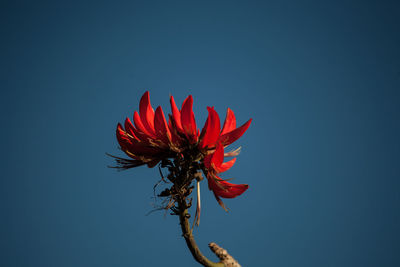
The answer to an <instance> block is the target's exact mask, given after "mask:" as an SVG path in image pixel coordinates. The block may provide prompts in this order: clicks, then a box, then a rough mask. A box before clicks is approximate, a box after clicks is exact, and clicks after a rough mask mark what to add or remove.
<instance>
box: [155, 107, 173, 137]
mask: <svg viewBox="0 0 400 267" xmlns="http://www.w3.org/2000/svg"><path fill="white" fill-rule="evenodd" d="M154 128H155V131H156V135H157V137H158V138H159V139H161V141H162V142H163V143H164V144H169V143H170V140H171V132H170V131H169V128H168V124H167V121H166V120H165V116H164V112H163V110H162V108H161V107H160V106H159V107H158V108H157V109H156V113H155V117H154Z"/></svg>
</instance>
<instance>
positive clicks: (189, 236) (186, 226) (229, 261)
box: [178, 199, 241, 267]
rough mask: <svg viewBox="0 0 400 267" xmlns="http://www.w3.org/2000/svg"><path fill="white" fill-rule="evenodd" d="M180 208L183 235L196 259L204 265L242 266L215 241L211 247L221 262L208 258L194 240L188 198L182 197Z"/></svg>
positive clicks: (216, 266)
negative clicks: (187, 203)
mask: <svg viewBox="0 0 400 267" xmlns="http://www.w3.org/2000/svg"><path fill="white" fill-rule="evenodd" d="M178 205H179V206H178V208H179V221H180V224H181V228H182V233H183V237H184V238H185V241H186V244H187V246H188V248H189V250H190V252H191V253H192V255H193V257H194V259H195V260H196V261H197V262H198V263H200V264H202V265H203V266H206V267H241V266H240V265H239V263H238V262H237V261H236V260H235V259H234V258H233V257H232V256H231V255H229V254H228V252H227V251H226V250H225V249H223V248H221V247H219V246H218V245H217V244H215V243H210V244H209V247H210V249H211V251H212V252H214V253H215V254H216V255H217V257H218V258H219V259H220V262H212V261H210V260H209V259H207V258H206V257H205V256H204V255H203V254H202V253H201V251H200V249H199V247H198V246H197V244H196V241H195V240H194V237H193V233H192V229H191V228H190V223H189V217H190V215H189V213H188V208H187V205H186V200H185V199H180V200H179V201H178Z"/></svg>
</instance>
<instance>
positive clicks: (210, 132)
mask: <svg viewBox="0 0 400 267" xmlns="http://www.w3.org/2000/svg"><path fill="white" fill-rule="evenodd" d="M207 110H208V118H207V121H206V123H205V125H204V127H203V130H202V134H201V136H202V138H201V141H200V148H205V147H212V146H214V145H215V142H216V141H217V140H218V137H219V132H220V129H221V124H220V120H219V116H218V113H217V112H216V111H215V110H214V108H213V107H212V108H210V107H207Z"/></svg>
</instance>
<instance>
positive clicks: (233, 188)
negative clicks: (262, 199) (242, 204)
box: [208, 176, 249, 198]
mask: <svg viewBox="0 0 400 267" xmlns="http://www.w3.org/2000/svg"><path fill="white" fill-rule="evenodd" d="M208 186H209V188H210V189H211V190H212V191H213V192H214V194H215V195H217V196H219V197H223V198H235V197H237V196H239V195H241V194H243V193H244V191H246V190H247V189H248V188H249V186H248V185H247V184H232V183H229V182H227V181H224V180H222V179H221V178H219V177H218V176H215V177H210V178H208Z"/></svg>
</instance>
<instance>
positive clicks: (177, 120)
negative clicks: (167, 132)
mask: <svg viewBox="0 0 400 267" xmlns="http://www.w3.org/2000/svg"><path fill="white" fill-rule="evenodd" d="M170 103H171V110H172V118H173V120H174V123H175V126H176V127H177V128H178V130H179V131H180V132H181V133H183V132H184V131H183V128H182V123H181V112H180V111H179V109H178V107H177V106H176V104H175V100H174V97H173V96H171V98H170Z"/></svg>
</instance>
